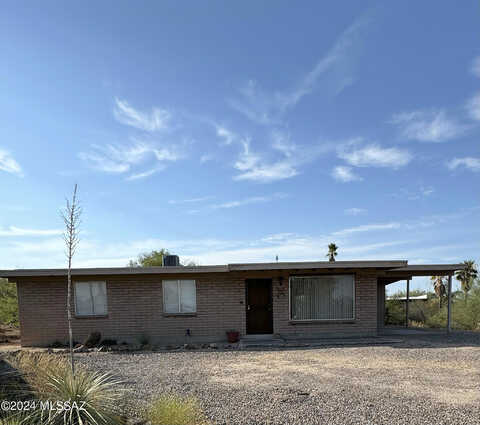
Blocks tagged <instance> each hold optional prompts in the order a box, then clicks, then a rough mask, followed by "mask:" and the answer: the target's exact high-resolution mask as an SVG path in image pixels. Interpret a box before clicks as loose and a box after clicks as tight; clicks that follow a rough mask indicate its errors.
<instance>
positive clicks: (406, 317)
mask: <svg viewBox="0 0 480 425" xmlns="http://www.w3.org/2000/svg"><path fill="white" fill-rule="evenodd" d="M409 304H410V279H407V301H406V303H405V327H406V328H408V307H409Z"/></svg>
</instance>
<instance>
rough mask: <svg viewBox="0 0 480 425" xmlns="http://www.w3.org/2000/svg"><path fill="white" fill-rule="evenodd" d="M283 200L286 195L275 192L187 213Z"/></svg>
mask: <svg viewBox="0 0 480 425" xmlns="http://www.w3.org/2000/svg"><path fill="white" fill-rule="evenodd" d="M285 198H288V194H286V193H283V192H277V193H274V194H271V195H264V196H251V197H249V198H244V199H240V200H235V201H228V202H221V203H217V204H211V205H207V206H206V207H205V208H202V209H195V210H190V211H188V212H189V213H190V214H196V213H199V212H201V211H202V210H223V209H231V208H238V207H243V206H245V205H251V204H264V203H267V202H272V201H276V200H280V199H285Z"/></svg>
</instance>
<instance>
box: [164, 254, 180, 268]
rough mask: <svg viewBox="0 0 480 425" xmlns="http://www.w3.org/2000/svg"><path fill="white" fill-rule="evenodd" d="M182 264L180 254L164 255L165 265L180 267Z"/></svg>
mask: <svg viewBox="0 0 480 425" xmlns="http://www.w3.org/2000/svg"><path fill="white" fill-rule="evenodd" d="M179 265H180V259H179V258H178V255H165V256H164V257H163V266H164V267H178V266H179Z"/></svg>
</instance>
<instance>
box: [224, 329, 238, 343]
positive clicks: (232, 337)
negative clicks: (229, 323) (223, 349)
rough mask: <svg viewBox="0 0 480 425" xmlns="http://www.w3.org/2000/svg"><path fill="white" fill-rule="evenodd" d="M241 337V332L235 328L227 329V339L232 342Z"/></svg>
mask: <svg viewBox="0 0 480 425" xmlns="http://www.w3.org/2000/svg"><path fill="white" fill-rule="evenodd" d="M239 339H240V332H238V331H235V330H230V331H227V341H228V342H229V343H230V344H233V343H234V342H238V340H239Z"/></svg>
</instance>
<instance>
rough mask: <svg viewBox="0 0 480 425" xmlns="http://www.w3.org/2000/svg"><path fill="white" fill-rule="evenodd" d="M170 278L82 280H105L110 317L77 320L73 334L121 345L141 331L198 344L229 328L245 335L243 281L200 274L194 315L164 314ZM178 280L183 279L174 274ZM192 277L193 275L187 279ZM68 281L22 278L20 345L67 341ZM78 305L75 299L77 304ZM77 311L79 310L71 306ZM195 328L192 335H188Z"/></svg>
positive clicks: (166, 340) (159, 340) (162, 339)
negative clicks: (165, 282)
mask: <svg viewBox="0 0 480 425" xmlns="http://www.w3.org/2000/svg"><path fill="white" fill-rule="evenodd" d="M168 278H170V279H171V278H172V277H171V276H170V277H168V276H162V277H155V276H128V277H127V276H124V277H107V278H106V279H101V278H99V277H98V276H97V277H92V278H90V279H89V278H82V279H77V281H79V280H85V281H88V280H105V281H106V286H107V300H108V301H107V305H108V316H107V317H98V318H96V317H82V318H75V319H74V320H73V335H74V339H75V340H76V341H79V342H82V341H83V340H85V338H86V337H87V336H88V334H89V333H90V332H93V331H100V332H101V334H102V337H103V338H113V339H116V340H117V342H118V343H120V342H122V341H126V342H138V339H139V338H140V336H141V335H142V334H145V335H148V336H149V337H150V339H151V340H152V342H155V343H170V342H178V343H184V342H189V341H191V342H198V341H202V342H203V341H205V342H209V341H221V340H225V338H226V335H225V332H226V331H227V330H230V329H236V330H238V331H240V332H241V333H242V334H244V333H245V286H244V280H243V279H236V278H234V277H231V276H229V275H227V274H223V275H220V274H216V275H203V276H200V277H197V278H196V290H197V313H196V315H194V316H164V315H163V299H162V284H161V281H162V279H168ZM175 278H176V279H179V278H180V279H181V277H178V276H175ZM185 278H186V279H192V277H191V276H188V277H185ZM65 280H66V279H59V278H48V279H47V278H32V279H26V278H25V279H19V280H18V295H19V314H20V326H21V343H22V345H23V346H45V345H48V344H50V343H52V342H54V341H55V340H58V341H61V342H64V341H67V340H68V327H67V314H66V307H65V304H66V298H67V284H66V282H65ZM72 304H73V303H72ZM72 310H74V309H72ZM187 329H190V333H191V337H186V330H187Z"/></svg>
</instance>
